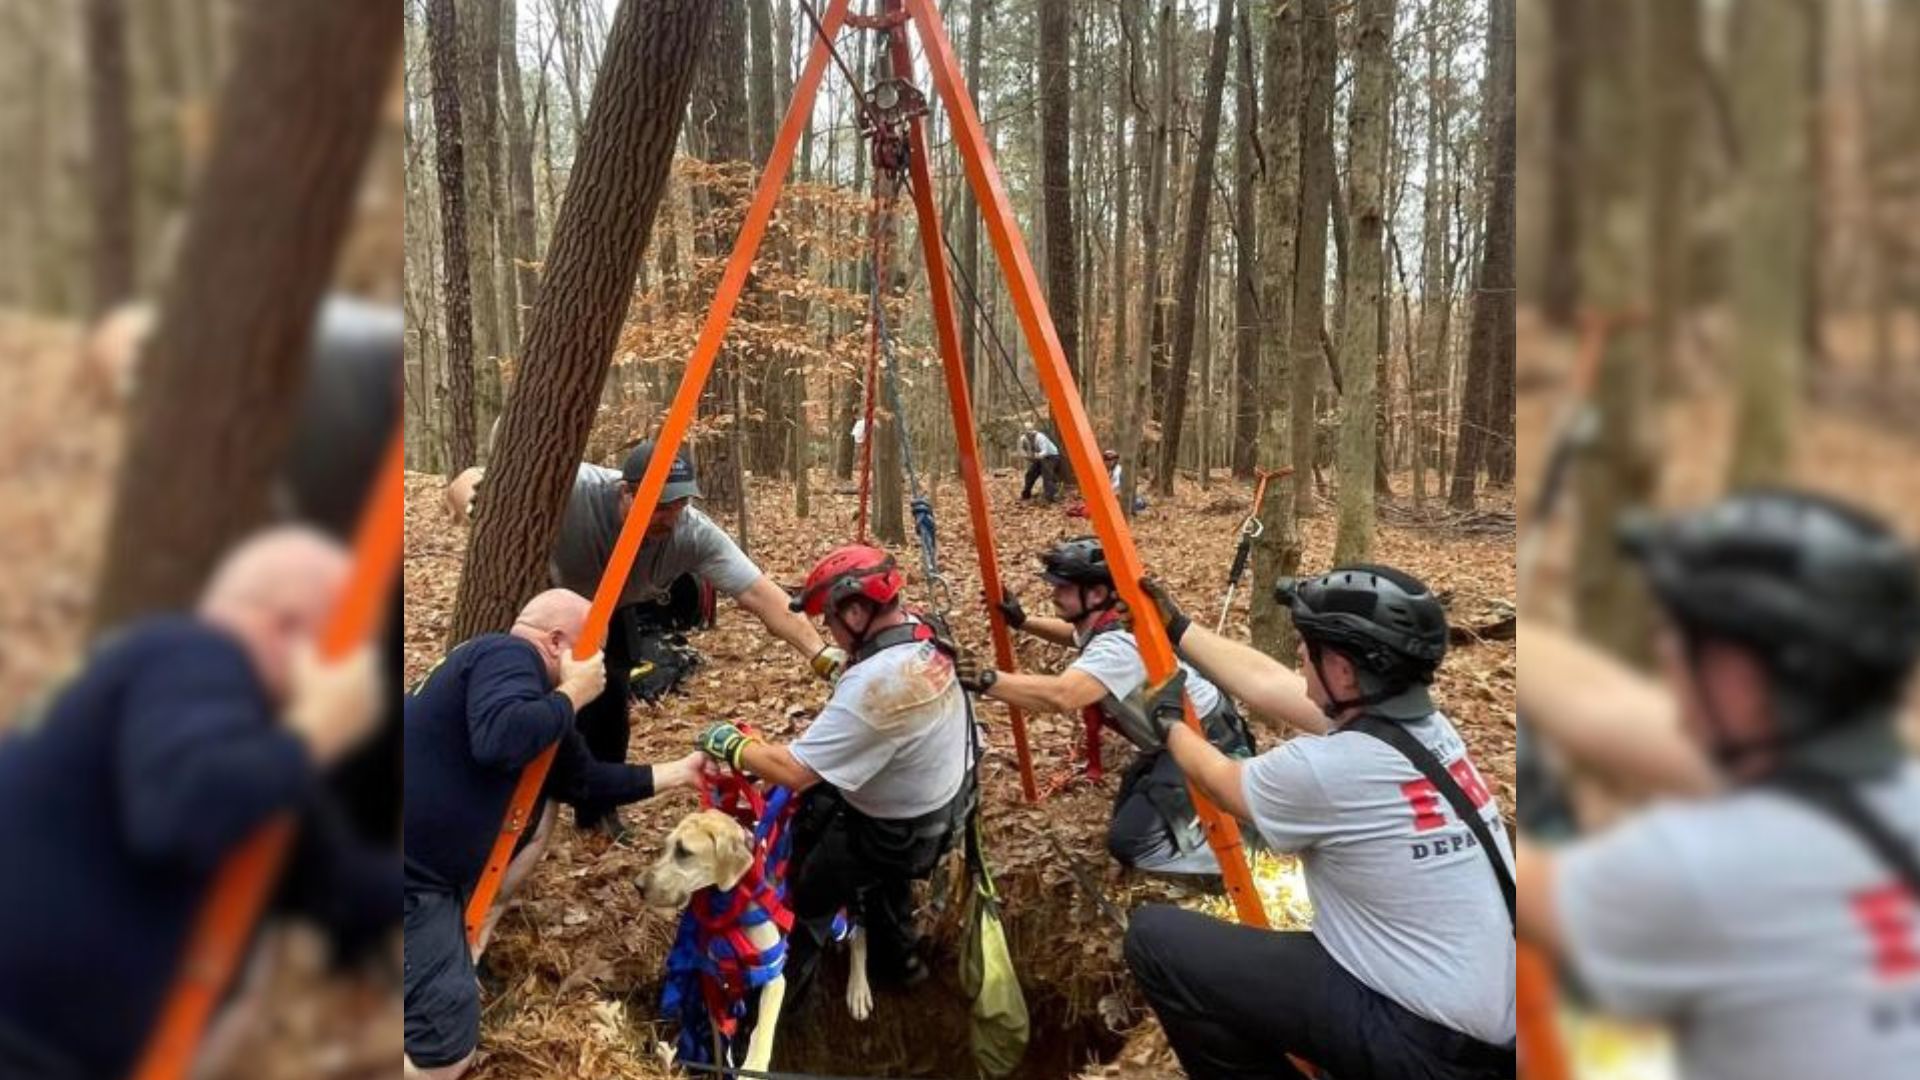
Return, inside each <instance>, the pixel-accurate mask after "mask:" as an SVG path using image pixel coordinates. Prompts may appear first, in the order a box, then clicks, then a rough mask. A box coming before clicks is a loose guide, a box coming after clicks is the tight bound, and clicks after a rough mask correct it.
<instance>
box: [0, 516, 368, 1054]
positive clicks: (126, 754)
mask: <svg viewBox="0 0 1920 1080" xmlns="http://www.w3.org/2000/svg"><path fill="white" fill-rule="evenodd" d="M347 571H348V556H347V553H346V551H345V550H344V549H343V548H341V547H340V545H338V544H336V543H334V542H333V541H331V540H328V539H326V538H325V537H322V536H320V535H319V534H317V533H314V532H310V531H306V530H300V529H276V530H272V531H269V532H266V533H263V534H261V535H260V536H258V537H257V538H255V539H253V540H250V541H248V542H246V543H244V544H242V545H241V546H240V547H239V548H238V549H237V550H236V551H235V552H234V553H233V554H232V555H230V556H229V557H228V558H227V560H226V561H225V562H224V563H223V564H222V565H221V566H220V567H219V568H218V569H217V571H216V572H215V575H214V578H213V580H212V582H211V583H210V584H209V585H208V586H207V589H206V591H205V593H204V595H203V597H202V600H201V602H200V604H199V607H198V609H197V610H196V612H195V613H194V614H193V615H181V616H160V617H154V618H149V619H146V620H143V621H141V622H138V623H135V624H132V625H130V626H128V627H126V628H124V629H123V630H121V631H120V632H118V633H117V634H115V635H114V636H112V637H111V638H109V639H107V640H105V641H103V642H101V643H100V644H99V645H98V646H97V647H96V648H95V650H94V652H93V654H92V655H91V656H90V657H89V658H88V659H87V661H86V662H85V664H84V665H83V666H82V667H81V669H80V670H79V671H78V673H77V674H76V675H74V676H73V677H72V678H71V679H70V680H69V681H67V682H66V683H65V684H64V685H63V686H61V687H59V688H57V689H56V690H55V691H54V692H53V693H52V694H51V695H50V696H49V697H48V698H47V700H46V702H45V703H44V705H43V706H42V707H41V708H39V709H38V710H37V711H35V712H32V713H29V714H28V715H27V716H26V718H25V720H24V723H23V724H22V725H20V726H18V727H16V728H15V729H13V730H12V731H11V732H7V733H4V734H0V851H4V852H6V855H7V864H8V867H9V870H10V872H9V873H6V874H0V972H4V973H5V974H4V976H3V977H0V1076H22V1075H27V1076H47V1077H66V1076H74V1077H83V1076H122V1075H125V1074H126V1073H127V1072H128V1070H129V1069H130V1067H131V1065H132V1063H133V1061H134V1058H135V1055H136V1054H138V1052H139V1050H140V1048H141V1046H142V1044H143V1043H144V1041H145V1039H146V1037H147V1035H148V1033H149V1032H150V1030H151V1029H152V1027H153V1024H154V1022H155V1020H156V1018H157V1016H158V1014H159V1010H160V1007H161V1002H162V1000H163V998H164V996H165V994H166V991H167V988H168V987H169V986H170V985H171V984H172V982H173V979H174V977H175V974H176V971H177V970H178V968H179V962H180V953H181V949H182V947H183V946H184V945H185V943H186V940H187V936H188V932H189V930H190V928H191V925H192V921H193V918H194V915H195V913H196V912H197V911H198V910H199V908H200V906H201V903H202V901H203V899H204V898H205V896H206V892H207V888H208V886H209V884H210V882H211V880H212V877H213V875H214V873H215V872H216V870H217V869H218V868H219V866H220V865H221V863H222V861H223V860H224V858H225V857H226V856H227V854H228V853H229V852H231V851H232V850H233V849H234V848H235V846H236V845H238V844H239V843H240V842H242V841H243V840H244V839H246V838H247V837H248V836H249V835H251V834H252V833H253V832H254V830H255V829H256V828H257V827H258V826H259V825H261V824H262V823H263V822H265V821H266V820H267V819H268V818H269V817H271V816H273V815H274V814H276V813H278V812H280V811H283V810H296V809H298V810H302V811H303V814H302V821H303V823H304V822H305V820H306V815H305V814H304V810H305V808H306V807H307V806H308V805H309V804H310V802H311V801H312V800H313V799H315V798H316V797H317V790H318V788H319V784H318V776H319V774H320V771H321V770H323V769H324V768H325V767H326V766H327V765H329V764H331V763H333V762H335V761H338V760H339V759H340V758H341V757H342V756H343V755H345V754H346V753H347V752H348V751H349V750H351V749H352V748H353V747H354V746H355V745H356V743H357V742H358V741H359V740H360V739H362V738H363V737H365V736H366V734H367V733H368V732H369V730H370V729H371V728H372V726H373V724H374V721H375V719H376V718H377V716H378V713H379V706H380V697H381V695H380V689H379V679H378V674H377V672H378V666H377V663H376V661H375V657H374V654H373V651H372V650H371V649H370V648H369V649H362V650H361V651H359V652H358V653H355V654H354V655H353V656H351V657H350V658H348V659H347V660H346V661H344V662H340V663H332V664H322V663H319V662H317V661H316V660H315V659H314V657H313V655H312V652H311V641H312V639H313V637H314V635H315V634H316V633H317V632H318V631H319V629H320V626H321V624H322V622H323V621H324V620H325V619H326V617H327V615H328V613H329V612H330V611H331V610H332V609H333V606H334V604H335V602H336V601H337V600H338V598H339V594H340V591H341V588H342V586H343V584H344V583H345V581H346V578H347ZM307 831H308V830H306V829H305V828H303V829H302V834H303V840H302V846H301V848H300V849H299V850H297V851H296V854H295V857H294V860H293V863H294V864H295V865H299V864H302V863H305V864H307V865H306V866H304V867H302V869H301V872H303V873H311V872H312V871H314V870H316V869H319V868H317V867H315V866H313V865H312V864H313V863H314V862H315V861H317V860H318V859H319V858H320V856H318V855H314V856H309V855H307V854H303V852H306V851H307V850H308V843H307V840H306V839H305V834H306V833H307ZM386 862H387V866H386V875H385V877H384V879H383V877H382V874H381V867H380V866H378V865H377V864H362V865H361V866H359V867H357V868H351V867H350V868H347V870H346V871H345V872H342V871H341V870H340V868H338V867H329V868H327V869H326V870H325V871H324V872H323V873H321V875H320V876H321V877H322V878H325V879H326V880H327V881H328V884H327V885H326V886H325V888H327V889H328V890H329V891H330V893H331V892H332V890H335V889H338V890H342V892H340V893H339V894H337V895H329V896H328V897H326V898H321V897H318V896H315V897H312V899H313V900H314V901H315V902H316V903H324V904H328V905H333V904H335V902H336V901H338V906H339V907H340V908H341V909H343V910H351V911H355V912H363V913H364V912H368V911H369V910H371V912H372V913H371V914H370V915H368V916H367V917H368V918H370V919H372V920H374V921H377V920H378V919H379V917H380V914H379V912H378V910H377V909H378V907H379V906H380V905H381V903H382V902H384V906H385V907H386V908H387V909H389V912H390V914H389V916H388V918H389V919H390V920H391V919H392V918H397V916H398V912H397V911H392V910H391V909H392V908H393V901H392V896H393V890H394V888H395V886H396V885H397V884H398V881H397V879H398V877H399V873H398V868H397V867H395V866H392V862H393V860H392V859H391V856H389V857H388V859H387V860H386ZM342 897H344V899H342Z"/></svg>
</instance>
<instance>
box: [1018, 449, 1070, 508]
mask: <svg viewBox="0 0 1920 1080" xmlns="http://www.w3.org/2000/svg"><path fill="white" fill-rule="evenodd" d="M1035 480H1038V481H1040V482H1041V486H1040V490H1041V491H1043V492H1045V493H1046V496H1047V501H1048V502H1057V501H1058V500H1059V498H1060V455H1058V454H1048V455H1047V456H1046V457H1043V458H1038V459H1035V460H1032V461H1029V462H1027V482H1026V484H1025V486H1023V487H1021V489H1020V497H1021V498H1023V499H1026V498H1031V497H1032V496H1033V482H1034V481H1035Z"/></svg>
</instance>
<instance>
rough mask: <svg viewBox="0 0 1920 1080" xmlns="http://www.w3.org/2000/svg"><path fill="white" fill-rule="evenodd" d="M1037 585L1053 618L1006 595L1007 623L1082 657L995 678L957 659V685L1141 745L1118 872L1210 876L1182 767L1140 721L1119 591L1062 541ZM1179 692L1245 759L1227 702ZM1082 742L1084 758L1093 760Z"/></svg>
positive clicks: (1100, 567) (1139, 686)
mask: <svg viewBox="0 0 1920 1080" xmlns="http://www.w3.org/2000/svg"><path fill="white" fill-rule="evenodd" d="M1040 567H1041V569H1040V578H1041V580H1043V581H1045V582H1046V583H1047V584H1048V585H1049V586H1051V587H1052V589H1053V606H1054V610H1055V611H1057V612H1059V614H1060V617H1059V618H1057V619H1048V618H1039V617H1029V616H1028V615H1027V613H1026V611H1025V610H1024V609H1022V608H1021V606H1020V602H1019V601H1018V600H1017V599H1015V598H1014V597H1013V595H1012V594H1011V593H1008V594H1007V595H1006V596H1004V597H1002V599H1001V604H1000V608H1001V612H1002V613H1003V614H1005V615H1006V617H1007V625H1008V626H1011V627H1013V628H1014V629H1016V630H1020V631H1023V632H1025V633H1028V634H1032V635H1033V636H1035V637H1037V638H1039V639H1041V640H1042V641H1050V642H1052V643H1054V644H1055V645H1065V646H1068V647H1070V648H1077V649H1079V650H1080V655H1079V656H1077V657H1075V658H1074V661H1073V663H1072V664H1070V665H1068V667H1067V669H1066V670H1065V671H1062V672H1060V673H1059V674H1057V675H1042V674H1036V673H1030V672H1015V671H994V670H993V669H992V668H990V667H983V666H982V665H981V664H980V663H979V662H978V661H977V660H975V659H974V658H973V657H970V656H963V657H962V658H961V661H960V663H961V668H962V674H961V679H962V681H963V682H964V683H965V684H966V685H967V688H968V689H970V690H972V691H973V692H975V693H977V694H980V695H981V696H983V697H989V698H992V699H994V700H996V701H1001V702H1005V703H1006V704H1008V705H1012V706H1014V707H1015V708H1020V709H1028V710H1031V711H1035V712H1049V711H1051V712H1064V713H1077V712H1080V711H1081V710H1082V709H1086V708H1088V707H1090V706H1091V707H1097V708H1098V709H1099V710H1100V713H1101V716H1102V719H1103V720H1104V722H1105V723H1107V724H1108V725H1110V726H1112V727H1113V728H1115V729H1116V730H1118V731H1119V732H1121V734H1123V735H1126V736H1127V738H1128V739H1129V740H1131V741H1133V743H1134V744H1135V745H1136V746H1138V747H1139V748H1140V754H1139V756H1138V757H1136V758H1135V759H1134V762H1133V764H1132V765H1131V766H1130V767H1129V768H1128V769H1127V772H1126V775H1125V776H1124V777H1122V779H1121V781H1120V790H1119V793H1118V794H1117V795H1116V796H1115V798H1114V803H1113V819H1112V821H1111V822H1110V823H1109V824H1108V826H1107V851H1108V852H1109V853H1110V854H1112V856H1113V857H1114V859H1115V860H1117V861H1118V862H1119V863H1120V864H1121V865H1122V866H1131V867H1134V868H1136V869H1140V870H1150V871H1153V872H1155V873H1162V874H1218V873H1219V872H1220V864H1219V863H1218V862H1216V861H1215V860H1214V857H1213V852H1212V850H1211V849H1209V848H1208V847H1207V838H1206V832H1205V830H1204V829H1203V828H1202V826H1201V824H1200V820H1199V815H1198V813H1197V812H1196V811H1195V810H1194V808H1193V796H1192V794H1191V793H1189V792H1188V790H1187V782H1186V779H1185V778H1184V777H1182V776H1181V775H1180V767H1179V766H1178V765H1177V764H1175V763H1174V760H1173V759H1172V758H1171V757H1168V756H1167V755H1166V754H1165V753H1164V752H1163V751H1162V747H1161V744H1160V742H1159V741H1158V740H1157V739H1154V738H1151V737H1150V736H1149V733H1148V731H1147V730H1146V728H1147V725H1146V722H1145V720H1144V718H1143V717H1142V709H1143V705H1142V702H1143V700H1144V695H1145V691H1146V689H1147V685H1146V684H1147V665H1146V661H1145V660H1143V659H1142V658H1141V656H1140V646H1139V644H1138V643H1137V642H1136V641H1134V638H1133V632H1132V631H1131V630H1129V629H1128V628H1127V624H1126V621H1125V614H1124V611H1123V608H1122V606H1121V602H1120V593H1119V591H1118V590H1117V589H1115V588H1114V584H1113V572H1112V570H1110V569H1109V568H1108V566H1107V560H1106V555H1105V553H1104V552H1103V551H1102V550H1101V547H1100V541H1099V539H1098V538H1097V537H1092V536H1081V537H1075V538H1073V539H1071V540H1063V541H1061V542H1060V543H1058V544H1055V545H1054V546H1053V547H1052V548H1050V549H1048V550H1047V551H1046V552H1045V553H1044V554H1043V555H1041V557H1040ZM1186 674H1187V681H1186V694H1187V697H1188V698H1190V699H1191V700H1192V701H1193V711H1194V714H1195V715H1196V716H1199V717H1200V718H1201V722H1202V723H1203V724H1204V725H1205V726H1206V729H1207V737H1208V738H1209V739H1211V740H1213V743H1214V745H1216V746H1218V747H1219V748H1220V749H1221V750H1222V751H1223V752H1225V753H1228V754H1233V755H1236V756H1239V757H1245V756H1247V755H1248V754H1250V753H1252V751H1253V739H1252V737H1251V735H1250V734H1249V733H1248V732H1247V728H1246V724H1245V723H1244V722H1243V721H1242V720H1241V719H1240V714H1239V713H1238V712H1236V711H1235V710H1234V707H1233V702H1232V701H1230V700H1228V698H1227V697H1226V696H1225V695H1223V694H1221V693H1220V691H1218V690H1216V689H1215V688H1214V686H1213V684H1212V683H1210V682H1208V681H1207V680H1205V679H1203V678H1201V677H1200V675H1199V674H1198V673H1197V672H1195V671H1193V669H1191V668H1188V669H1187V672H1186ZM1098 745H1099V744H1098V743H1097V742H1094V741H1089V744H1088V750H1089V752H1090V753H1094V754H1097V753H1099V749H1098Z"/></svg>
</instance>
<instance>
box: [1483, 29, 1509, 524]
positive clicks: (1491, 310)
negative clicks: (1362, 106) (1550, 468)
mask: <svg viewBox="0 0 1920 1080" xmlns="http://www.w3.org/2000/svg"><path fill="white" fill-rule="evenodd" d="M1492 12H1493V20H1494V23H1495V27H1494V30H1493V31H1492V33H1491V34H1490V36H1491V37H1492V38H1493V40H1491V41H1490V42H1489V43H1488V48H1490V49H1491V50H1492V55H1493V60H1494V61H1495V62H1496V64H1497V68H1496V71H1497V74H1496V75H1495V77H1494V78H1493V79H1492V80H1491V81H1490V83H1489V84H1488V89H1487V91H1486V95H1487V106H1488V108H1489V109H1490V110H1491V111H1492V113H1493V116H1494V120H1495V123H1494V125H1493V128H1494V131H1493V146H1492V147H1491V149H1492V157H1491V168H1492V171H1491V180H1492V183H1491V185H1490V186H1489V189H1488V191H1487V232H1486V240H1485V248H1484V251H1483V258H1484V259H1485V262H1484V263H1482V266H1483V268H1484V272H1483V274H1482V276H1481V282H1480V293H1479V295H1478V296H1477V297H1475V298H1474V315H1475V319H1474V324H1475V329H1476V330H1478V329H1479V328H1480V319H1479V314H1480V307H1479V306H1480V305H1481V304H1483V303H1484V304H1485V305H1486V306H1487V309H1488V310H1487V318H1486V338H1485V340H1484V342H1481V341H1478V340H1476V342H1475V344H1476V345H1478V346H1479V347H1483V348H1485V349H1486V350H1487V371H1488V374H1489V376H1490V378H1491V386H1490V387H1489V390H1488V395H1489V396H1488V408H1487V414H1488V420H1489V422H1490V424H1491V429H1492V430H1491V431H1489V433H1488V442H1487V479H1488V480H1490V481H1492V482H1493V483H1496V484H1502V485H1509V486H1510V485H1512V483H1513V474H1514V469H1515V467H1516V461H1515V458H1516V456H1517V454H1516V448H1515V439H1514V427H1513V424H1514V410H1515V408H1516V407H1517V405H1518V404H1519V402H1518V400H1517V399H1516V393H1517V390H1518V388H1517V386H1516V384H1515V371H1514V344H1515V341H1514V268H1513V260H1514V204H1513V200H1514V173H1515V171H1516V169H1517V167H1518V164H1519V132H1518V124H1517V114H1516V111H1515V100H1514V91H1515V75H1514V17H1515V14H1516V10H1515V0H1493V8H1492Z"/></svg>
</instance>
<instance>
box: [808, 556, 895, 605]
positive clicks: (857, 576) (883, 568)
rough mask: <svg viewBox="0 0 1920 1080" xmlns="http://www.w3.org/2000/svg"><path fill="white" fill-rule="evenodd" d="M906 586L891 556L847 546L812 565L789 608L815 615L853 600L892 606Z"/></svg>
mask: <svg viewBox="0 0 1920 1080" xmlns="http://www.w3.org/2000/svg"><path fill="white" fill-rule="evenodd" d="M906 587H907V576H906V575H905V574H903V573H901V572H900V568H899V567H898V566H897V565H895V564H894V561H893V556H891V555H889V554H887V553H886V552H884V551H881V550H880V549H879V548H876V547H868V546H867V545H865V544H847V545H845V546H843V547H837V548H834V549H833V550H832V551H830V552H828V553H827V557H826V558H824V559H821V560H820V561H819V562H817V563H815V564H814V566H813V572H812V573H810V574H808V575H807V583H806V585H805V586H803V587H802V588H801V590H800V595H799V596H796V597H794V598H793V602H792V604H790V605H789V606H790V607H792V608H793V610H795V611H804V612H806V613H807V614H808V615H813V616H818V615H819V614H820V613H821V612H822V611H824V610H826V608H827V605H829V604H831V605H833V607H835V608H838V607H839V606H840V605H841V604H843V603H845V602H847V601H848V600H852V599H854V598H855V597H860V598H862V599H866V600H871V601H873V602H874V603H876V604H887V603H891V602H892V601H893V600H894V599H895V598H896V597H898V596H899V595H900V590H902V589H904V588H906Z"/></svg>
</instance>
